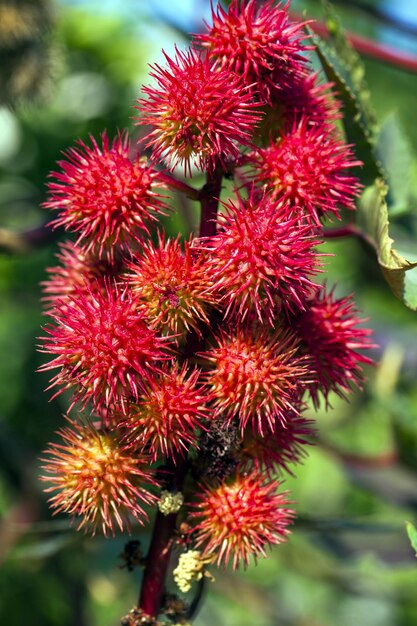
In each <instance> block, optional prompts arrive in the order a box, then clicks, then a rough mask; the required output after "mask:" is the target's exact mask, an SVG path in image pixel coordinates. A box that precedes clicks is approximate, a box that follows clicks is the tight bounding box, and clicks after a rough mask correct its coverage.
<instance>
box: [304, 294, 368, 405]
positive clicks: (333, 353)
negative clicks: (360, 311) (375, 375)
mask: <svg viewBox="0 0 417 626" xmlns="http://www.w3.org/2000/svg"><path fill="white" fill-rule="evenodd" d="M364 321H365V320H363V319H360V318H359V317H358V316H357V309H356V307H355V305H354V303H353V301H352V299H351V297H346V298H340V299H336V298H335V297H334V293H333V291H331V292H330V293H328V294H326V292H325V290H324V289H322V290H321V291H320V292H319V293H318V294H317V295H316V296H315V298H314V299H313V300H312V301H311V304H310V306H309V308H308V309H307V310H306V311H303V312H302V313H300V315H299V316H298V318H296V319H295V321H294V328H295V329H296V330H297V332H298V334H299V336H300V337H301V338H302V341H303V345H304V346H305V351H306V353H307V354H308V355H309V357H310V358H311V359H312V367H313V368H314V369H315V371H316V382H315V383H314V384H313V385H312V386H311V387H310V393H311V396H312V399H313V401H314V404H315V405H316V406H317V405H318V403H319V394H320V392H321V393H322V394H323V395H324V397H325V398H326V400H327V397H328V395H329V393H330V391H335V392H336V393H337V394H339V395H340V396H345V395H346V393H348V392H350V391H351V390H352V388H353V387H354V386H357V387H359V388H360V387H361V385H362V382H363V373H362V364H372V359H370V358H369V357H367V356H364V355H363V354H360V353H359V352H358V350H364V349H368V348H372V347H375V346H374V345H373V344H372V343H371V342H370V339H369V336H370V335H371V334H372V330H370V329H367V328H358V327H357V325H358V324H360V323H362V322H364Z"/></svg>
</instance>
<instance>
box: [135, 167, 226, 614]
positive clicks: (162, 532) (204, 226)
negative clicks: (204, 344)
mask: <svg viewBox="0 0 417 626" xmlns="http://www.w3.org/2000/svg"><path fill="white" fill-rule="evenodd" d="M222 176H223V169H222V168H221V167H220V166H219V167H216V168H215V169H214V171H213V172H212V173H208V174H207V181H206V184H205V185H204V187H203V188H202V189H201V190H200V191H199V192H198V199H199V200H200V203H201V221H200V236H202V237H209V236H212V235H214V234H215V233H216V217H217V209H218V206H219V197H220V192H221V184H222ZM174 180H175V181H176V179H171V182H172V181H174ZM177 183H178V185H180V186H182V185H183V184H182V183H181V182H180V181H176V182H175V185H176V184H177ZM184 185H185V183H184ZM172 186H174V185H172ZM185 186H186V187H188V185H185ZM176 188H177V189H179V187H178V186H177V187H176ZM189 189H193V188H192V187H189ZM179 190H180V191H181V189H179ZM184 193H186V192H185V191H184ZM189 197H190V196H189ZM193 199H196V198H195V197H194V198H193ZM189 356H190V355H189V354H187V357H189ZM169 470H170V473H171V474H172V476H173V479H174V481H175V487H176V489H177V490H179V491H180V490H181V489H182V486H183V483H184V479H185V476H186V474H187V461H186V459H180V460H179V459H177V462H176V464H174V463H172V464H171V466H170V468H169ZM176 523H177V514H176V513H173V514H172V515H166V516H165V515H163V514H162V513H160V512H159V511H158V513H157V515H156V518H155V523H154V527H153V533H152V539H151V544H150V546H149V551H148V555H147V557H146V565H145V571H144V574H143V581H142V587H141V592H140V597H139V608H140V609H141V611H142V617H144V618H149V621H151V620H153V619H157V617H158V615H159V613H160V611H161V604H162V600H163V595H164V587H165V578H166V575H167V572H168V566H169V561H170V557H171V550H172V546H173V543H174V534H175V529H176Z"/></svg>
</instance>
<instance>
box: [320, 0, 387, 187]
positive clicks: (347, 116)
mask: <svg viewBox="0 0 417 626" xmlns="http://www.w3.org/2000/svg"><path fill="white" fill-rule="evenodd" d="M323 5H324V10H325V18H326V26H327V29H328V34H329V39H328V41H327V42H325V41H323V39H321V38H320V37H318V36H317V35H314V34H313V33H312V31H311V30H310V29H309V33H310V35H311V36H312V39H313V43H314V45H315V46H316V51H317V55H318V57H319V59H320V62H321V65H322V67H323V70H324V72H325V74H326V76H327V78H328V80H329V81H331V82H332V83H334V85H335V88H336V91H337V94H338V97H339V99H340V100H341V102H342V104H343V113H344V114H343V126H344V129H345V133H346V138H347V140H348V142H349V143H351V144H352V145H354V146H355V154H356V156H357V157H358V158H359V159H360V160H361V161H362V162H363V168H362V170H361V173H360V177H361V180H362V182H363V183H364V184H365V185H369V184H371V183H372V182H373V180H374V179H375V178H376V177H378V176H382V175H383V173H382V169H381V165H380V163H379V161H378V158H377V154H376V150H375V143H376V136H377V132H378V125H377V121H376V117H375V113H374V110H373V108H372V105H371V102H370V92H369V89H368V86H367V83H366V80H365V67H364V64H363V62H362V60H361V58H360V57H359V55H358V54H357V53H356V52H355V50H354V49H353V48H352V46H350V44H349V43H348V42H347V40H346V38H345V36H344V34H343V30H342V27H341V24H340V20H339V18H338V17H337V15H336V13H335V12H334V10H333V8H332V5H331V4H330V3H329V2H327V0H326V1H325V0H323Z"/></svg>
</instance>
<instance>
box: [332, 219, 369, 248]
mask: <svg viewBox="0 0 417 626" xmlns="http://www.w3.org/2000/svg"><path fill="white" fill-rule="evenodd" d="M323 237H324V238H325V239H341V238H342V237H358V238H359V239H362V241H365V242H366V243H367V244H368V245H370V246H372V248H375V244H374V242H373V241H372V239H371V238H370V237H368V235H367V234H366V233H364V231H363V230H362V229H360V228H359V227H358V226H356V224H347V225H346V226H341V227H337V228H324V229H323Z"/></svg>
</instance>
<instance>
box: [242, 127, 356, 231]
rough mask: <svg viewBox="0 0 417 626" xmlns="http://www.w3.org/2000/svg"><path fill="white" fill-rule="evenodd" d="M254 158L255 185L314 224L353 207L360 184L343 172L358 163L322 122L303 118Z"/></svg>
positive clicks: (318, 223)
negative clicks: (343, 209) (258, 185)
mask: <svg viewBox="0 0 417 626" xmlns="http://www.w3.org/2000/svg"><path fill="white" fill-rule="evenodd" d="M253 158H254V177H255V181H256V182H257V183H260V184H261V185H263V186H265V187H266V188H267V190H268V191H269V192H270V193H271V194H272V196H273V197H274V198H275V199H277V200H281V201H284V202H288V203H289V204H290V205H291V206H292V207H293V209H294V212H295V213H296V212H297V211H300V210H301V211H302V212H304V214H305V215H307V216H308V217H309V219H311V220H312V222H313V223H314V224H316V225H317V226H319V225H320V219H321V217H322V216H326V214H330V215H327V216H331V215H333V216H335V217H337V218H339V209H340V207H343V208H346V209H354V208H355V203H354V198H355V196H357V195H358V194H359V191H360V188H361V185H360V184H359V182H358V180H357V179H356V178H355V177H354V176H350V175H349V173H348V172H347V170H349V168H351V167H356V166H359V165H361V162H360V161H357V160H355V159H354V157H353V154H352V152H351V150H350V148H349V146H346V145H345V144H344V143H343V142H342V141H341V140H340V139H339V138H338V137H337V136H336V135H335V133H334V132H333V131H332V130H331V129H330V128H329V127H328V126H326V125H324V124H323V125H319V126H315V127H310V126H309V124H308V121H307V118H305V117H304V118H303V119H302V120H301V121H300V122H299V123H298V125H296V126H294V128H293V129H292V130H291V131H290V132H287V133H286V134H283V136H282V137H281V139H279V140H278V141H277V142H275V143H271V145H270V146H269V147H268V148H265V149H260V150H259V151H258V153H257V154H256V155H255V156H254V157H253Z"/></svg>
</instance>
